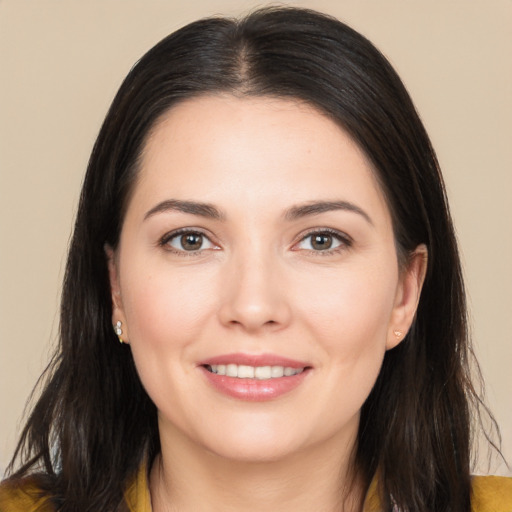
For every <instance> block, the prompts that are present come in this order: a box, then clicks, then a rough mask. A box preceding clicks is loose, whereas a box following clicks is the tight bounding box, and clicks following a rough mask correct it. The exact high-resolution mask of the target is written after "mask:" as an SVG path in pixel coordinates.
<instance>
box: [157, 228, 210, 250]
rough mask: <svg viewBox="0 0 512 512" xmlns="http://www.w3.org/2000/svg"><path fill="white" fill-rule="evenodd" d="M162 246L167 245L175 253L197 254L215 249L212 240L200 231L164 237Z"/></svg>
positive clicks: (183, 232)
mask: <svg viewBox="0 0 512 512" xmlns="http://www.w3.org/2000/svg"><path fill="white" fill-rule="evenodd" d="M161 244H162V245H167V246H169V247H170V248H171V249H173V250H174V252H197V251H203V250H205V249H215V245H214V244H213V243H212V242H211V241H210V239H209V238H208V237H207V236H206V235H204V234H203V233H200V232H198V231H181V232H179V233H175V234H174V235H173V234H171V235H168V236H166V237H164V239H163V240H162V242H161Z"/></svg>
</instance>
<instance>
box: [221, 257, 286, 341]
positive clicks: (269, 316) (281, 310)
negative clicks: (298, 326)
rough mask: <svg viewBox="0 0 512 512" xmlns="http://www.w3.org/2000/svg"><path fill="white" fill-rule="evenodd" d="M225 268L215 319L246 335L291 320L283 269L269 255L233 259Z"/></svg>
mask: <svg viewBox="0 0 512 512" xmlns="http://www.w3.org/2000/svg"><path fill="white" fill-rule="evenodd" d="M234 260H235V261H232V262H231V263H230V264H229V265H227V267H226V272H225V279H224V285H223V290H222V299H221V305H220V309H219V318H220V321H221V323H222V324H223V325H225V326H228V327H238V328H240V329H243V330H245V331H246V332H250V333H257V332H259V331H269V330H270V331H275V330H280V329H282V328H284V327H286V326H287V325H288V324H289V322H290V320H291V308H290V304H289V301H288V299H287V291H288V290H287V286H286V284H285V279H284V276H283V269H282V268H280V267H279V264H278V263H277V261H276V258H272V255H270V254H268V253H267V254H266V255H265V254H262V255H259V256H257V255H254V254H253V255H251V256H247V255H246V256H244V255H239V257H238V258H234Z"/></svg>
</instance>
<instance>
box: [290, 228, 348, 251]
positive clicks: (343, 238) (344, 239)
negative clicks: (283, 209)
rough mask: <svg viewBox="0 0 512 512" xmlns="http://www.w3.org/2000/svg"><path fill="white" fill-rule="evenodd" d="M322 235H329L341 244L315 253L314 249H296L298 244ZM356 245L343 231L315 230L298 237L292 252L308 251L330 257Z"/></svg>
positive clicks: (330, 229)
mask: <svg viewBox="0 0 512 512" xmlns="http://www.w3.org/2000/svg"><path fill="white" fill-rule="evenodd" d="M322 234H328V235H330V236H332V237H333V238H336V239H337V240H338V241H339V242H341V243H340V245H338V246H337V247H334V248H332V249H331V248H330V249H326V250H323V251H315V250H313V249H299V248H296V247H297V245H298V244H300V243H301V242H303V241H304V240H306V239H307V238H309V237H310V236H313V235H322ZM353 243H354V240H353V239H352V237H351V236H349V235H347V234H346V233H344V232H343V231H338V230H337V229H332V228H315V229H311V230H309V231H306V232H305V233H301V234H300V235H299V237H298V240H297V241H296V242H294V243H293V245H292V247H291V249H292V251H308V252H309V253H313V254H315V255H329V254H334V253H337V252H340V251H343V250H346V249H348V248H350V247H352V245H353Z"/></svg>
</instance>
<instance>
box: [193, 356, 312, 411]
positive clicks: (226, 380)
mask: <svg viewBox="0 0 512 512" xmlns="http://www.w3.org/2000/svg"><path fill="white" fill-rule="evenodd" d="M214 364H237V365H241V364H243V365H248V366H286V367H290V368H305V370H304V371H303V372H301V373H298V374H297V375H292V376H290V377H279V378H274V379H267V380H259V379H238V378H235V377H227V376H226V375H217V374H216V373H212V372H210V371H208V370H207V369H206V366H208V365H214ZM198 368H199V369H200V370H201V371H202V373H203V375H204V376H205V378H206V379H207V381H208V383H209V384H210V385H212V386H213V387H214V388H215V389H216V390H217V391H219V392H221V393H222V394H224V395H227V396H229V397H232V398H237V399H239V400H246V401H251V402H263V401H265V400H272V399H274V398H278V397H280V396H282V395H284V394H286V393H289V392H291V391H293V390H294V389H295V388H297V387H298V386H299V385H300V384H301V383H302V382H303V381H304V379H305V377H306V375H307V374H309V372H310V370H311V366H308V365H307V364H306V363H302V362H300V361H295V360H293V359H288V358H285V357H281V356H277V355H273V354H262V355H249V354H226V355H222V356H217V357H212V358H210V359H207V360H205V361H203V362H202V363H201V364H200V366H198Z"/></svg>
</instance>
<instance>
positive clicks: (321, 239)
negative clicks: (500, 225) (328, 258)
mask: <svg viewBox="0 0 512 512" xmlns="http://www.w3.org/2000/svg"><path fill="white" fill-rule="evenodd" d="M311 247H312V248H313V249H315V251H325V250H326V249H330V248H331V247H332V235H327V234H325V233H321V234H318V235H312V236H311Z"/></svg>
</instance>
